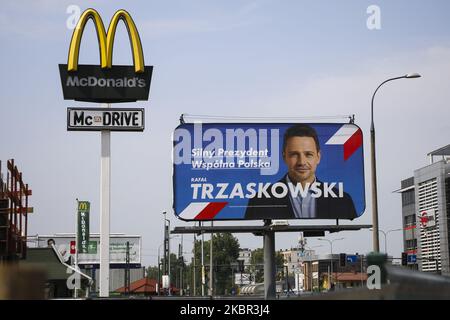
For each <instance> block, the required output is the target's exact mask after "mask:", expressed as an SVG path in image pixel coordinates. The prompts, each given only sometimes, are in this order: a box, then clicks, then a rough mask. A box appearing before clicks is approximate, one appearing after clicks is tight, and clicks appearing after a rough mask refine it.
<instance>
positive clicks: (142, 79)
mask: <svg viewBox="0 0 450 320" xmlns="http://www.w3.org/2000/svg"><path fill="white" fill-rule="evenodd" d="M89 20H92V21H93V23H94V26H95V29H96V32H97V39H98V44H99V49H100V65H81V64H78V56H79V51H80V43H81V38H82V36H83V31H84V28H85V27H86V23H87V22H88V21H89ZM120 20H122V21H123V22H124V24H125V26H126V28H127V30H128V36H129V39H130V45H131V50H132V52H133V62H134V66H113V65H112V58H113V45H114V37H115V34H116V29H117V24H118V23H119V21H120ZM152 71H153V67H152V66H145V65H144V54H143V51H142V44H141V39H140V37H139V33H138V31H137V28H136V25H135V24H134V21H133V19H132V18H131V16H130V14H129V13H128V12H127V11H125V10H118V11H117V12H116V13H115V14H114V16H113V17H112V19H111V22H110V24H109V27H108V31H107V32H106V31H105V26H104V24H103V21H102V18H101V17H100V15H99V14H98V12H97V11H96V10H94V9H87V10H86V11H84V12H83V13H82V14H81V16H80V19H79V21H78V23H77V25H76V27H75V30H74V32H73V34H72V40H71V42H70V47H69V56H68V61H67V64H60V65H59V73H60V76H61V84H62V89H63V95H64V99H66V100H77V101H87V102H100V103H115V102H134V101H137V100H148V94H149V90H150V82H151V77H152Z"/></svg>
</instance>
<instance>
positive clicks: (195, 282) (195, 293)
mask: <svg viewBox="0 0 450 320" xmlns="http://www.w3.org/2000/svg"><path fill="white" fill-rule="evenodd" d="M196 242H197V237H196V236H195V233H194V261H193V264H194V269H193V270H194V272H193V277H192V278H193V279H194V286H193V292H194V297H195V296H196V295H197V281H195V280H196V279H195V273H196V271H197V270H196V266H195V260H197V256H196V250H195V244H196Z"/></svg>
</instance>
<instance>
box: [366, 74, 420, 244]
mask: <svg viewBox="0 0 450 320" xmlns="http://www.w3.org/2000/svg"><path fill="white" fill-rule="evenodd" d="M414 78H420V74H418V73H408V74H406V75H404V76H401V77H394V78H390V79H387V80H385V81H383V82H382V83H381V84H380V85H379V86H378V87H377V89H376V90H375V92H374V93H373V96H372V104H371V116H370V117H371V123H370V155H371V166H372V225H373V233H372V236H373V251H374V252H379V251H380V239H379V237H378V193H377V172H376V155H375V125H374V122H373V101H374V99H375V94H376V93H377V91H378V89H380V87H381V86H382V85H383V84H385V83H386V82H389V81H393V80H398V79H414Z"/></svg>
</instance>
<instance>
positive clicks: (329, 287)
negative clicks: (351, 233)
mask: <svg viewBox="0 0 450 320" xmlns="http://www.w3.org/2000/svg"><path fill="white" fill-rule="evenodd" d="M317 240H321V241H328V243H329V244H330V248H331V260H330V261H331V268H330V270H331V277H330V278H329V281H328V289H331V281H332V278H333V242H334V241H339V240H344V238H338V239H333V240H328V239H325V238H319V239H317Z"/></svg>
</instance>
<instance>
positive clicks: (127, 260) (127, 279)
mask: <svg viewBox="0 0 450 320" xmlns="http://www.w3.org/2000/svg"><path fill="white" fill-rule="evenodd" d="M125 294H130V242H129V241H127V251H126V256H125Z"/></svg>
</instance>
